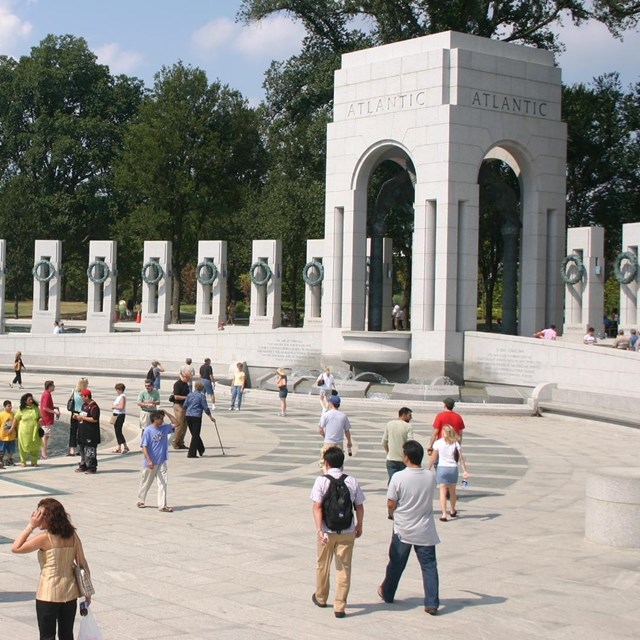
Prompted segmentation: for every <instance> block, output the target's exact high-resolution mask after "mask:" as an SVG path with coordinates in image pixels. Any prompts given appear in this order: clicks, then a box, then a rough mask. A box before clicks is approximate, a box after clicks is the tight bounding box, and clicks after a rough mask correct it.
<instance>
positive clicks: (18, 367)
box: [9, 351, 26, 389]
mask: <svg viewBox="0 0 640 640" xmlns="http://www.w3.org/2000/svg"><path fill="white" fill-rule="evenodd" d="M13 371H14V372H15V376H14V377H13V382H11V383H9V386H10V387H11V388H12V389H13V385H14V384H17V385H18V386H19V387H20V388H21V389H22V388H23V387H22V372H23V371H26V367H25V366H24V362H22V352H21V351H16V357H15V360H14V361H13Z"/></svg>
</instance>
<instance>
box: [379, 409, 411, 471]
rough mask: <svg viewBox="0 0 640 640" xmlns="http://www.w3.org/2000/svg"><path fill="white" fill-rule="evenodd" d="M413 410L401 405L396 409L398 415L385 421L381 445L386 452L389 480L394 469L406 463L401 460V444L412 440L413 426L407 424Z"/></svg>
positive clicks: (401, 467)
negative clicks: (400, 407) (398, 409)
mask: <svg viewBox="0 0 640 640" xmlns="http://www.w3.org/2000/svg"><path fill="white" fill-rule="evenodd" d="M412 417H413V412H412V411H411V409H409V408H408V407H402V409H400V411H398V417H397V419H395V420H390V421H389V422H387V426H386V427H385V428H384V434H383V436H382V446H383V448H384V450H385V451H386V452H387V474H388V475H389V480H391V476H392V475H393V474H394V473H396V471H402V470H403V469H404V468H405V467H406V465H405V463H404V462H403V456H404V454H403V451H402V445H403V444H404V443H405V442H406V441H407V440H413V428H412V427H411V425H410V424H409V423H410V422H411V418H412Z"/></svg>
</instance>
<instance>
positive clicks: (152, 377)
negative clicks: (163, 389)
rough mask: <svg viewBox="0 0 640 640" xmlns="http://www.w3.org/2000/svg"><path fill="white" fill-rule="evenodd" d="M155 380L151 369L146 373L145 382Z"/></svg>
mask: <svg viewBox="0 0 640 640" xmlns="http://www.w3.org/2000/svg"><path fill="white" fill-rule="evenodd" d="M155 379H156V376H155V375H154V373H153V367H151V369H149V371H147V380H151V382H153V381H154V380H155Z"/></svg>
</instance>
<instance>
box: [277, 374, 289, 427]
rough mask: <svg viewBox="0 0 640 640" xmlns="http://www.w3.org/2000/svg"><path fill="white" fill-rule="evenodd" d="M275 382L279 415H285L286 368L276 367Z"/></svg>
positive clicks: (287, 393)
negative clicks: (278, 400) (278, 399)
mask: <svg viewBox="0 0 640 640" xmlns="http://www.w3.org/2000/svg"><path fill="white" fill-rule="evenodd" d="M276 384H277V385H278V398H280V413H279V414H278V415H279V416H280V417H284V416H286V415H287V395H289V389H288V388H287V371H286V369H276Z"/></svg>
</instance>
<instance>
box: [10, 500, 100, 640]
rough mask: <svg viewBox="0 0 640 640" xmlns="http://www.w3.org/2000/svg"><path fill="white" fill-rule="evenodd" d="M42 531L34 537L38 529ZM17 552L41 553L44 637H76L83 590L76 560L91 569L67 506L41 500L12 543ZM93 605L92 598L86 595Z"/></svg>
mask: <svg viewBox="0 0 640 640" xmlns="http://www.w3.org/2000/svg"><path fill="white" fill-rule="evenodd" d="M38 528H39V529H40V530H41V532H40V533H38V534H37V535H35V536H33V537H32V538H30V536H31V534H32V533H33V531H34V530H35V529H38ZM11 551H12V552H13V553H31V552H32V551H37V552H38V562H39V564H40V579H39V580H38V590H37V591H36V615H37V617H38V628H39V629H40V638H41V639H42V640H54V638H55V637H56V627H57V631H58V638H59V640H73V623H74V620H75V618H76V606H77V600H78V598H79V597H80V592H79V590H78V586H77V584H76V580H75V575H74V572H73V563H74V560H75V561H76V563H77V564H78V565H79V566H80V567H82V568H83V569H85V571H87V572H88V571H89V565H88V564H87V559H86V558H85V555H84V551H83V549H82V543H81V542H80V538H79V537H78V534H77V533H76V530H75V527H74V526H73V525H72V524H71V521H70V520H69V515H68V514H67V513H66V512H65V510H64V507H63V506H62V504H61V503H60V502H58V500H56V499H55V498H45V499H44V500H40V502H39V503H38V508H37V509H36V510H35V511H34V512H33V513H32V514H31V518H29V524H28V525H27V526H26V527H25V529H24V530H23V531H22V533H20V534H19V535H18V537H17V538H16V539H15V540H14V542H13V545H12V546H11ZM85 602H86V603H87V604H89V603H90V602H91V598H85Z"/></svg>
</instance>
